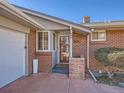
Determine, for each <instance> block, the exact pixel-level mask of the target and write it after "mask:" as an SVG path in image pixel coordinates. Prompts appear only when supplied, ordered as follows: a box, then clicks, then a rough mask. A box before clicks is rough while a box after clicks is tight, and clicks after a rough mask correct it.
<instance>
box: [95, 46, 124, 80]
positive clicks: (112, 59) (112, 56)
mask: <svg viewBox="0 0 124 93" xmlns="http://www.w3.org/2000/svg"><path fill="white" fill-rule="evenodd" d="M95 58H96V60H98V61H99V62H101V63H103V64H104V66H105V71H106V72H107V73H108V77H109V78H112V76H113V75H114V72H113V71H112V70H111V69H110V67H109V66H114V67H119V68H124V49H121V48H111V47H108V48H100V49H97V50H96V51H95Z"/></svg>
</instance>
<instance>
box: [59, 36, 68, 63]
mask: <svg viewBox="0 0 124 93" xmlns="http://www.w3.org/2000/svg"><path fill="white" fill-rule="evenodd" d="M68 61H69V37H68V36H61V37H60V62H63V63H66V62H68Z"/></svg>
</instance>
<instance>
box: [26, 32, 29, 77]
mask: <svg viewBox="0 0 124 93" xmlns="http://www.w3.org/2000/svg"><path fill="white" fill-rule="evenodd" d="M28 66H29V64H28V34H25V75H26V76H28V75H29V69H28Z"/></svg>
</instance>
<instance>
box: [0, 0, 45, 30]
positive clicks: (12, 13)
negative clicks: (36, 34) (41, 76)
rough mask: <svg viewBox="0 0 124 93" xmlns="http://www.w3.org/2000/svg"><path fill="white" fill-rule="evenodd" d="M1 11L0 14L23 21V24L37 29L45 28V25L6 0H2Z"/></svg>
mask: <svg viewBox="0 0 124 93" xmlns="http://www.w3.org/2000/svg"><path fill="white" fill-rule="evenodd" d="M0 12H1V13H0V15H2V16H5V17H7V18H10V19H12V20H14V21H16V22H19V23H22V25H25V26H28V27H31V28H36V29H45V27H44V26H42V25H41V24H39V23H38V22H36V21H35V20H33V19H32V18H30V17H29V16H27V15H26V14H24V13H23V12H21V11H20V10H19V9H17V8H16V7H15V6H13V5H11V4H9V3H8V2H7V1H6V0H0Z"/></svg>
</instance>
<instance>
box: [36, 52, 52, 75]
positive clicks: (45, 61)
mask: <svg viewBox="0 0 124 93" xmlns="http://www.w3.org/2000/svg"><path fill="white" fill-rule="evenodd" d="M36 58H37V59H39V65H38V66H39V69H38V71H39V72H44V73H49V72H51V69H52V52H37V53H36Z"/></svg>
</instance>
